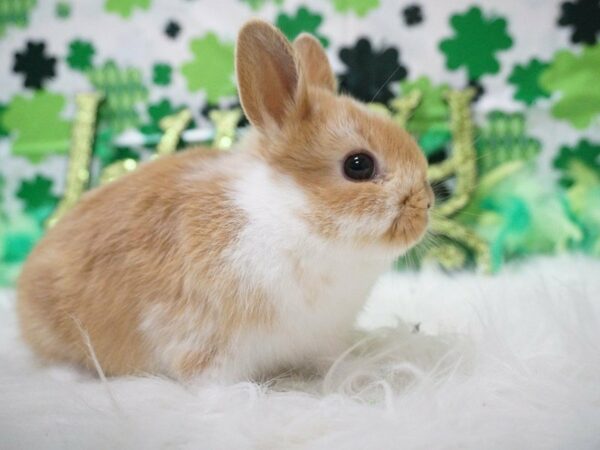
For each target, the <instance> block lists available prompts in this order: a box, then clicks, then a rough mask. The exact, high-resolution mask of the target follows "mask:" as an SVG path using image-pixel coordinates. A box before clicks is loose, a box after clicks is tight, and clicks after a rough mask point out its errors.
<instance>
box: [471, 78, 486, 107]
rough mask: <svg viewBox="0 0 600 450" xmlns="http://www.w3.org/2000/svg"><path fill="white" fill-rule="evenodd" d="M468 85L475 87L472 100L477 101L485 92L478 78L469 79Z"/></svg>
mask: <svg viewBox="0 0 600 450" xmlns="http://www.w3.org/2000/svg"><path fill="white" fill-rule="evenodd" d="M468 87H472V88H474V89H475V95H474V96H473V98H472V101H473V102H476V101H478V100H479V99H480V98H481V96H482V95H483V94H485V88H484V87H483V84H481V82H480V81H479V80H469V84H468Z"/></svg>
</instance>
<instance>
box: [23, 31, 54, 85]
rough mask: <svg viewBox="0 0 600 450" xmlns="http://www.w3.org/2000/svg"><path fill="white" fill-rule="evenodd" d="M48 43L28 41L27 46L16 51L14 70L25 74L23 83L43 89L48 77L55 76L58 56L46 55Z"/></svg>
mask: <svg viewBox="0 0 600 450" xmlns="http://www.w3.org/2000/svg"><path fill="white" fill-rule="evenodd" d="M45 52H46V43H45V42H34V41H27V48H26V49H25V50H23V51H22V52H15V62H14V65H13V72H15V73H22V74H23V75H25V79H24V83H23V85H24V86H25V87H28V88H34V89H41V88H42V87H43V84H44V83H45V81H46V79H49V78H54V76H55V75H56V73H55V70H54V69H55V66H56V58H55V57H48V56H46V55H45Z"/></svg>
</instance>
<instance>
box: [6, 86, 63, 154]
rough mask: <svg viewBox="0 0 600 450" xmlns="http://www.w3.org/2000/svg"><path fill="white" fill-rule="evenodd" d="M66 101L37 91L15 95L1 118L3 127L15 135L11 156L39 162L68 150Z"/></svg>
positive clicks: (56, 95) (57, 95)
mask: <svg viewBox="0 0 600 450" xmlns="http://www.w3.org/2000/svg"><path fill="white" fill-rule="evenodd" d="M65 104H66V101H65V98H64V97H63V96H62V95H60V94H53V93H50V92H46V91H36V92H35V93H34V94H33V96H27V97H26V96H22V95H17V96H15V97H14V98H13V99H12V100H11V102H10V103H9V104H8V105H7V109H6V111H5V112H4V114H3V115H2V118H1V120H2V124H3V126H4V127H6V128H7V129H8V130H9V131H10V132H11V134H14V135H15V136H16V138H15V140H14V142H13V143H12V153H13V154H15V155H19V156H24V157H26V158H29V159H30V160H31V161H32V162H35V163H37V162H39V161H41V160H42V159H44V158H45V157H46V156H48V155H49V154H52V153H65V152H66V151H67V149H68V148H69V134H70V129H71V126H70V124H69V122H68V121H66V120H64V119H63V118H62V117H61V113H62V110H63V108H64V107H65Z"/></svg>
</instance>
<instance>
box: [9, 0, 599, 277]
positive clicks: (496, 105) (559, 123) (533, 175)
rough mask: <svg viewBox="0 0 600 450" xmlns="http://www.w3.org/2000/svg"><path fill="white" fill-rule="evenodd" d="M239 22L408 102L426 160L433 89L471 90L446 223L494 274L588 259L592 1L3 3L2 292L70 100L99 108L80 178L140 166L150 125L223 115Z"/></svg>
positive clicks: (595, 227)
mask: <svg viewBox="0 0 600 450" xmlns="http://www.w3.org/2000/svg"><path fill="white" fill-rule="evenodd" d="M251 17H261V18H263V19H266V20H268V21H271V22H272V23H274V24H275V25H276V26H277V27H279V28H280V29H281V30H282V31H283V32H284V33H285V35H287V36H288V37H289V38H290V39H293V38H294V37H295V36H297V35H298V34H299V33H300V32H302V31H309V32H311V33H313V34H314V35H315V36H316V37H318V38H319V39H320V41H321V42H322V44H323V45H324V46H325V47H326V48H327V52H328V54H329V56H330V59H331V60H332V63H333V67H334V69H335V71H336V73H337V74H338V76H339V79H340V85H341V89H342V90H343V91H346V92H349V93H350V94H352V95H354V96H356V97H358V98H359V99H362V100H365V101H368V102H376V103H380V104H384V105H386V106H387V107H390V108H392V109H393V105H394V101H395V100H396V99H397V98H401V97H405V96H407V95H409V94H410V93H411V92H413V91H417V92H419V94H420V102H419V104H418V106H417V107H416V109H414V110H413V111H412V113H411V115H410V118H409V119H408V122H407V127H408V129H409V131H411V132H412V133H414V134H415V136H416V137H417V138H418V139H419V142H420V143H421V146H422V147H423V151H424V152H425V153H426V154H427V156H428V158H429V159H430V161H431V162H432V163H436V162H440V161H444V160H445V159H446V158H448V156H449V154H450V153H451V152H452V134H451V127H450V120H449V106H448V103H447V97H446V93H447V92H448V91H449V90H451V89H464V88H467V87H472V88H473V89H474V90H475V92H476V95H475V97H474V99H473V102H472V105H471V110H472V115H473V118H474V121H475V124H476V130H475V140H474V143H475V149H476V152H477V162H476V167H477V183H476V186H473V190H472V192H471V193H470V195H469V199H468V203H467V204H466V206H465V207H464V208H462V209H460V211H457V212H455V213H453V214H454V217H453V220H454V221H455V223H457V224H460V226H462V227H465V228H466V229H468V230H470V231H471V232H473V233H475V234H476V235H477V236H479V237H481V238H482V239H483V240H484V241H485V243H486V245H487V246H488V250H489V255H490V258H491V263H492V266H493V267H494V268H498V267H499V266H500V265H501V264H502V263H503V262H504V261H506V260H510V259H511V258H519V257H522V256H525V255H530V254H536V253H556V252H560V251H584V252H587V253H591V254H595V255H600V160H599V159H600V126H599V125H600V44H599V43H598V40H599V38H600V0H573V1H563V2H561V1H551V0H496V1H492V0H489V1H480V2H475V1H472V0H453V1H445V0H409V1H391V0H322V1H316V0H302V1H296V0H59V1H55V0H0V162H1V166H0V192H1V195H0V284H10V283H12V282H14V279H15V277H16V275H17V273H18V268H19V265H20V264H21V262H22V261H23V259H24V258H25V257H26V255H27V253H28V252H29V250H30V249H31V247H32V246H33V245H34V243H35V242H36V240H37V239H39V237H40V236H41V235H42V233H43V230H44V223H45V221H46V220H47V218H48V217H49V215H50V214H51V213H52V211H53V210H54V208H55V207H56V205H57V203H58V202H59V199H60V197H61V194H62V193H63V191H64V189H65V181H66V171H67V160H68V158H67V152H68V149H69V142H70V132H71V124H72V121H73V117H74V114H75V94H76V93H78V92H85V91H92V90H93V91H99V92H102V93H103V94H104V96H105V100H104V102H103V104H102V105H101V107H100V110H99V116H98V119H99V120H98V129H97V134H96V139H95V143H94V147H93V154H94V165H95V167H97V168H100V169H101V168H102V167H106V166H109V165H110V164H111V163H113V162H115V161H117V160H120V159H123V158H131V159H136V160H137V159H140V158H144V156H145V155H147V149H151V148H152V147H153V146H154V145H155V144H156V141H157V139H158V137H159V136H160V133H161V130H160V128H159V122H160V120H161V118H163V117H165V116H168V115H170V114H173V113H175V112H177V111H179V110H181V109H183V108H188V109H189V110H190V111H191V112H192V114H193V122H192V124H191V125H190V127H192V128H205V127H210V126H211V123H210V121H209V120H208V113H209V111H212V110H214V109H220V110H228V109H232V108H235V107H237V106H238V103H237V99H236V88H235V84H234V76H233V70H234V66H233V52H234V42H235V37H236V32H237V31H238V29H239V28H240V26H241V25H242V24H243V23H244V22H245V21H246V20H247V19H249V18H251ZM241 125H244V120H243V118H242V119H241V120H240V126H241ZM454 188H455V184H453V181H452V179H448V180H442V182H440V183H439V185H438V186H437V192H438V194H439V195H440V196H441V197H442V200H443V197H444V195H450V194H449V193H451V192H452V190H453V189H454ZM461 254H464V255H466V256H465V258H463V259H462V260H460V258H459V260H460V261H462V262H468V260H469V251H468V249H467V250H465V249H463V250H461Z"/></svg>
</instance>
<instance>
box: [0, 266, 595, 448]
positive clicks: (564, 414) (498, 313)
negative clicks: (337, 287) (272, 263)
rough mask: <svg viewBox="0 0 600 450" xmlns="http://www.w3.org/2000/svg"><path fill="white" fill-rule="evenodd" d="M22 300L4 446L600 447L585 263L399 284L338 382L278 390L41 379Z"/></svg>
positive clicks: (2, 323)
mask: <svg viewBox="0 0 600 450" xmlns="http://www.w3.org/2000/svg"><path fill="white" fill-rule="evenodd" d="M13 301H14V294H13V293H12V292H10V291H4V292H2V291H0V448H2V449H28V450H30V449H42V448H43V449H53V448H61V449H65V448H69V449H116V448H119V449H120V448H127V449H155V448H157V449H158V448H160V449H165V448H176V449H180V448H181V449H188V448H189V449H211V450H212V449H296V448H311V449H313V448H318V449H427V450H431V449H478V450H480V449H503V450H506V449H578V450H580V449H598V448H600V262H599V261H594V260H590V259H586V258H584V257H574V256H571V257H563V258H554V259H544V260H537V261H534V262H529V263H527V264H525V265H522V266H511V267H508V268H506V269H505V270H504V272H502V273H501V274H500V275H497V276H495V277H483V276H476V275H473V274H468V273H464V274H458V275H454V276H449V275H445V274H442V273H441V272H439V271H436V270H433V269H428V270H426V271H424V272H421V273H419V274H390V275H388V276H386V277H384V278H383V279H382V280H381V282H380V284H379V285H378V286H377V288H376V289H375V292H374V293H373V297H372V301H371V302H370V306H369V308H368V311H367V312H366V314H365V315H364V316H363V317H362V318H361V320H360V323H361V325H362V326H363V328H365V329H366V330H367V331H364V332H363V336H364V337H363V338H362V339H359V340H357V344H356V346H355V348H354V349H353V350H352V351H351V352H349V353H348V354H347V355H345V356H344V357H342V358H340V359H339V360H338V361H337V363H336V364H334V366H333V367H332V369H331V370H330V372H329V373H328V374H327V376H326V377H325V378H324V379H316V380H307V379H302V378H301V377H299V376H295V377H287V378H282V379H280V380H276V381H273V382H272V383H271V385H270V386H264V385H262V386H260V385H256V384H251V383H244V384H238V385H234V386H217V385H212V386H198V385H192V386H182V385H179V384H177V383H175V382H172V381H170V380H165V379H158V378H129V379H109V380H108V381H106V382H104V383H103V382H101V381H100V380H98V379H96V378H94V377H91V376H89V375H87V374H83V373H79V372H77V371H75V370H73V369H69V368H65V367H61V368H59V367H54V368H40V367H38V366H37V365H36V364H35V362H34V361H33V360H32V358H31V356H30V355H29V353H28V351H27V350H26V349H25V348H24V347H23V345H22V344H21V343H20V342H19V340H18V337H17V336H18V331H17V328H16V325H15V318H14V313H13ZM415 324H420V325H419V326H416V325H415ZM381 326H386V327H387V328H379V327H381Z"/></svg>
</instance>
